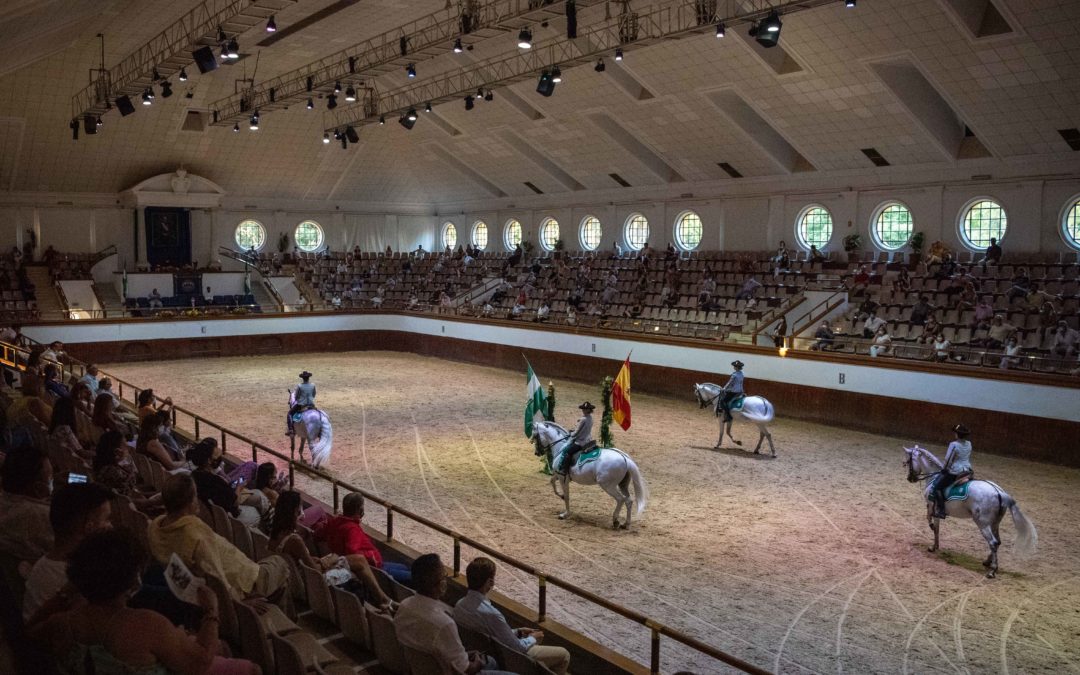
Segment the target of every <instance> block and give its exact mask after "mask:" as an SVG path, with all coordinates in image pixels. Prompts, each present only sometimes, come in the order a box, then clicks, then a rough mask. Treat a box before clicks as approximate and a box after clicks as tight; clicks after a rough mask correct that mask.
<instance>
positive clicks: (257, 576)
mask: <svg viewBox="0 0 1080 675" xmlns="http://www.w3.org/2000/svg"><path fill="white" fill-rule="evenodd" d="M161 497H162V502H163V503H164V505H165V515H162V516H158V517H157V518H155V519H154V520H153V521H152V522H151V523H150V530H149V533H148V537H149V540H150V551H151V553H153V555H154V558H155V559H156V560H157V561H158V562H160V563H161V564H163V565H165V564H168V561H169V557H170V556H171V555H172V554H173V553H175V554H177V556H179V558H180V560H181V561H183V563H184V564H185V565H187V566H188V568H189V569H191V571H192V572H194V573H195V574H213V575H214V576H216V577H217V578H219V579H221V580H222V581H223V582H224V583H225V586H226V587H228V589H229V591H230V592H231V593H232V595H233V597H234V598H237V599H241V598H247V597H253V596H257V597H263V598H266V599H267V600H269V601H271V602H274V603H276V604H279V605H280V606H281V607H282V609H283V610H285V612H286V613H287V614H291V613H292V607H291V601H290V596H289V593H288V583H289V563H288V562H287V561H286V560H285V559H284V558H282V557H281V556H277V555H270V556H267V557H265V558H263V559H262V560H260V561H259V562H257V563H256V562H253V561H251V560H250V559H248V558H247V556H245V555H244V553H243V551H241V550H240V549H238V548H236V547H235V546H233V545H232V544H231V543H230V542H229V541H228V540H226V539H223V538H222V537H220V536H219V535H218V534H217V533H215V532H214V530H213V529H211V527H210V526H209V525H207V524H206V523H204V522H203V521H202V520H201V519H200V518H199V516H198V513H199V497H198V494H197V492H196V489H195V481H194V480H192V478H191V476H189V475H187V474H177V475H174V476H170V477H169V479H168V480H167V481H166V483H165V488H164V489H163V490H162V491H161Z"/></svg>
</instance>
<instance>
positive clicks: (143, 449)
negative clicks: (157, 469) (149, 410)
mask: <svg viewBox="0 0 1080 675" xmlns="http://www.w3.org/2000/svg"><path fill="white" fill-rule="evenodd" d="M160 436H161V417H159V416H158V415H147V416H146V417H144V418H143V421H142V424H141V425H139V439H138V441H137V442H136V443H135V452H137V453H139V454H140V455H146V456H147V457H149V458H151V459H153V460H156V461H157V462H158V463H159V464H161V466H163V467H165V470H166V471H168V472H170V473H173V472H176V471H189V470H190V468H189V467H188V464H187V462H185V461H183V460H177V459H173V456H172V455H171V454H169V451H168V450H166V449H165V446H164V445H162V444H161V438H160Z"/></svg>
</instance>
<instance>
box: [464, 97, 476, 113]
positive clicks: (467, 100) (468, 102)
mask: <svg viewBox="0 0 1080 675" xmlns="http://www.w3.org/2000/svg"><path fill="white" fill-rule="evenodd" d="M474 105H475V103H473V97H472V96H466V97H465V109H466V110H472V109H473V106H474Z"/></svg>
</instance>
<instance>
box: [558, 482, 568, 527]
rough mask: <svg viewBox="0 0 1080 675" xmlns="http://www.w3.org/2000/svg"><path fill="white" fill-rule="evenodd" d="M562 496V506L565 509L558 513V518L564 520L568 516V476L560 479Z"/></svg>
mask: <svg viewBox="0 0 1080 675" xmlns="http://www.w3.org/2000/svg"><path fill="white" fill-rule="evenodd" d="M562 491H563V493H562V498H563V506H564V507H565V509H564V510H563V512H562V513H560V514H559V520H566V519H567V518H569V517H570V479H569V476H564V477H563V479H562Z"/></svg>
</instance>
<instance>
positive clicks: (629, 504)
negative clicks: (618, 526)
mask: <svg viewBox="0 0 1080 675" xmlns="http://www.w3.org/2000/svg"><path fill="white" fill-rule="evenodd" d="M619 493H620V494H621V495H622V503H623V504H625V505H626V523H625V524H624V525H623V526H622V529H624V530H629V529H630V521H631V520H633V518H634V516H633V514H634V500H633V499H631V498H630V472H629V471H627V472H626V475H625V476H623V479H622V480H621V481H619ZM618 514H619V507H618V505H616V506H615V515H616V518H615V520H618Z"/></svg>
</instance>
